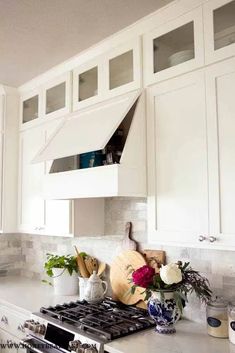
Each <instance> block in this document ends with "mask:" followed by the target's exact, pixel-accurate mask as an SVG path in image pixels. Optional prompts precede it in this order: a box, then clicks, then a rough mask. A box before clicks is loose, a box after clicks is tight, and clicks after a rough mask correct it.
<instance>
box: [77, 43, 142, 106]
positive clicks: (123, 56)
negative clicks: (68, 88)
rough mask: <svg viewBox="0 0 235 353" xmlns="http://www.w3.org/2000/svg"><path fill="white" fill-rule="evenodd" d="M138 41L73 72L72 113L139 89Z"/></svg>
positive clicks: (126, 44)
mask: <svg viewBox="0 0 235 353" xmlns="http://www.w3.org/2000/svg"><path fill="white" fill-rule="evenodd" d="M140 41H141V39H140V38H139V37H138V38H135V39H133V40H131V41H129V42H127V43H125V44H124V45H120V46H117V47H115V48H113V49H112V50H110V51H109V52H106V53H104V54H103V55H100V56H99V57H97V58H95V59H93V60H91V61H89V62H87V63H85V64H83V65H81V66H79V67H78V68H76V69H75V70H73V110H77V109H80V108H83V107H86V106H88V105H91V104H94V103H98V102H100V101H102V100H105V99H107V98H111V97H114V96H117V95H119V94H123V93H126V92H130V91H132V90H134V89H138V88H140V87H141V77H142V76H141V71H142V70H141V69H142V66H141V42H140Z"/></svg>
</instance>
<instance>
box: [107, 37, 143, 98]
mask: <svg viewBox="0 0 235 353" xmlns="http://www.w3.org/2000/svg"><path fill="white" fill-rule="evenodd" d="M141 50H142V41H141V38H140V37H139V36H136V37H134V38H133V39H132V40H130V41H127V42H126V43H124V44H123V45H121V46H118V47H116V48H115V47H114V48H112V50H110V52H108V53H107V54H105V56H104V69H105V71H104V77H105V95H106V96H107V98H110V97H114V96H116V95H119V94H123V93H126V92H130V91H132V90H134V89H138V88H140V87H141V85H142V53H141Z"/></svg>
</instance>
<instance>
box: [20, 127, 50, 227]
mask: <svg viewBox="0 0 235 353" xmlns="http://www.w3.org/2000/svg"><path fill="white" fill-rule="evenodd" d="M44 141H45V139H44V129H43V127H42V126H40V127H37V128H33V129H29V130H26V131H24V132H23V133H21V136H20V178H19V191H20V192H19V199H20V202H19V228H20V231H23V232H38V230H39V228H40V227H42V226H43V225H44V200H43V198H42V196H41V193H42V177H43V173H44V163H37V164H36V163H35V164H32V163H31V161H32V159H33V158H34V156H35V154H36V153H37V151H38V150H39V149H40V148H41V147H42V146H43V144H44Z"/></svg>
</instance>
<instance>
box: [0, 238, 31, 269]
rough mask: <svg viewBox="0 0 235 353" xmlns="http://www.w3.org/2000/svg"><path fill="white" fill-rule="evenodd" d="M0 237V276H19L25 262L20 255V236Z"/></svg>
mask: <svg viewBox="0 0 235 353" xmlns="http://www.w3.org/2000/svg"><path fill="white" fill-rule="evenodd" d="M0 237H1V241H0V276H6V275H20V274H21V270H22V268H23V266H24V264H25V261H26V259H25V256H24V255H23V253H22V248H21V236H19V235H18V234H10V235H9V234H2V235H0Z"/></svg>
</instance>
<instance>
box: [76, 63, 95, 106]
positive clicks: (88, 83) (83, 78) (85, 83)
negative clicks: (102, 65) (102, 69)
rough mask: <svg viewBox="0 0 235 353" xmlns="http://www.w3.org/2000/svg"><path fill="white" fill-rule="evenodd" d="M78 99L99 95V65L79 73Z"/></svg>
mask: <svg viewBox="0 0 235 353" xmlns="http://www.w3.org/2000/svg"><path fill="white" fill-rule="evenodd" d="M77 80H78V101H79V102H81V101H83V100H85V99H88V98H91V97H94V96H97V94H98V67H97V66H95V67H93V68H91V69H89V70H87V71H85V72H82V73H80V74H78V77H77Z"/></svg>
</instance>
